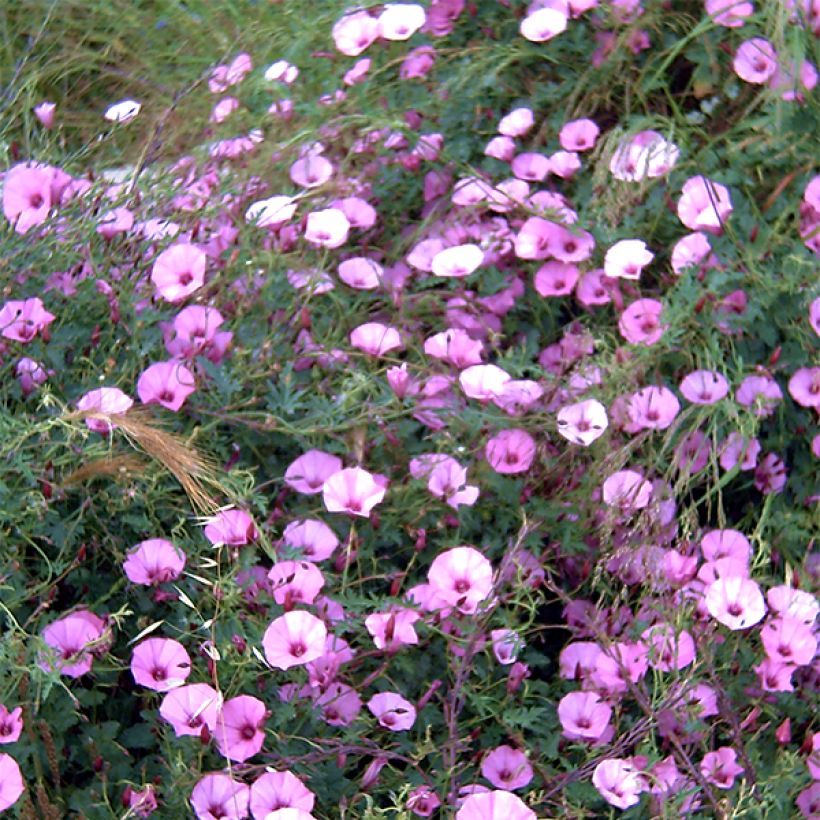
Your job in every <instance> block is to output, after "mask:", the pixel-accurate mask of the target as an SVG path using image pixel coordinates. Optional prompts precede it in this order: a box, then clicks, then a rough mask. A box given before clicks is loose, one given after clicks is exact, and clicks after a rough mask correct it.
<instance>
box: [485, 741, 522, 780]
mask: <svg viewBox="0 0 820 820" xmlns="http://www.w3.org/2000/svg"><path fill="white" fill-rule="evenodd" d="M481 775H482V777H484V778H486V779H487V780H489V781H490V783H491V784H492V785H493V786H495V787H496V788H497V789H506V790H507V791H515V790H516V789H523V788H524V787H525V786H527V785H528V784H529V783H530V781H531V780H532V766H531V765H530V762H529V760H527V756H526V755H525V754H524V752H522V751H519V750H518V749H513V748H512V746H506V745H504V746H497V747H496V748H495V749H493V750H492V751H491V752H489V753H488V754H486V755H485V756H484V759H483V760H482V761H481Z"/></svg>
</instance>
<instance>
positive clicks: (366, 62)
mask: <svg viewBox="0 0 820 820" xmlns="http://www.w3.org/2000/svg"><path fill="white" fill-rule="evenodd" d="M372 62H373V61H372V60H371V59H370V57H362V59H361V60H357V61H356V64H355V65H354V66H353V68H351V69H348V70H347V71H346V72H345V76H344V78H343V80H342V82H343V83H344V84H345V85H358V83H360V82H362V81H363V80H364V78H365V77H366V76H367V72H368V71H370V66H371V64H372Z"/></svg>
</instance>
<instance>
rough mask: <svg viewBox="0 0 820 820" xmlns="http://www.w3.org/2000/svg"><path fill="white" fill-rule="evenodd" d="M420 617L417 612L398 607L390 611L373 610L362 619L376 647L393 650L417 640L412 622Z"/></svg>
mask: <svg viewBox="0 0 820 820" xmlns="http://www.w3.org/2000/svg"><path fill="white" fill-rule="evenodd" d="M420 619H421V615H419V613H418V612H414V611H413V610H412V609H404V608H399V609H395V610H393V611H391V612H374V613H372V614H371V615H368V616H367V617H366V618H365V619H364V625H365V627H366V628H367V631H368V632H369V633H370V635H371V637H372V638H373V643H375V644H376V647H377V648H378V649H385V648H386V649H388V650H389V651H391V652H395V651H396V650H397V649H398V648H399V647H400V646H403V645H405V644H407V645H415V644H417V643H418V642H419V636H418V635H417V634H416V630H415V627H414V626H413V624H415V623H416V621H418V620H420Z"/></svg>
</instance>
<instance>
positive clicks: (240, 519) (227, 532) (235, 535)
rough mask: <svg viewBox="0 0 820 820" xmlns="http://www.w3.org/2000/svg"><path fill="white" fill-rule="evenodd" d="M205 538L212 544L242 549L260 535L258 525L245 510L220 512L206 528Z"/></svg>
mask: <svg viewBox="0 0 820 820" xmlns="http://www.w3.org/2000/svg"><path fill="white" fill-rule="evenodd" d="M204 532H205V537H206V538H207V539H208V540H209V541H210V542H211V543H212V544H227V545H229V546H231V547H242V546H244V545H245V544H250V543H251V542H252V541H255V540H256V539H257V537H258V535H259V533H258V531H257V529H256V524H254V523H253V519H252V518H251V516H250V515H249V514H248V513H247V512H245V510H220V511H219V512H218V513H217V514H216V515H215V516H214V517H213V518H211V519H210V520H209V521H208V523H207V524H206V526H205V530H204Z"/></svg>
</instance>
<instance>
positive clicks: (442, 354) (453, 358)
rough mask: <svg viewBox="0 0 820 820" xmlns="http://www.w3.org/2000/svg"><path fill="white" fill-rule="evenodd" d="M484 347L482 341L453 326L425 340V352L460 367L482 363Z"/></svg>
mask: <svg viewBox="0 0 820 820" xmlns="http://www.w3.org/2000/svg"><path fill="white" fill-rule="evenodd" d="M483 348H484V345H483V344H482V343H481V341H479V340H478V339H473V338H472V337H471V336H470V335H469V333H467V332H466V331H464V330H461V329H459V328H452V327H451V328H448V329H447V330H445V331H443V332H441V333H436V334H435V336H430V337H429V338H428V339H427V340H426V341H425V342H424V352H425V353H426V354H427V355H428V356H433V357H434V358H436V359H442V360H443V361H445V362H447V363H448V364H451V365H453V367H457V368H459V369H461V368H465V367H469V366H470V365H474V364H481V352H482V350H483Z"/></svg>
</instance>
